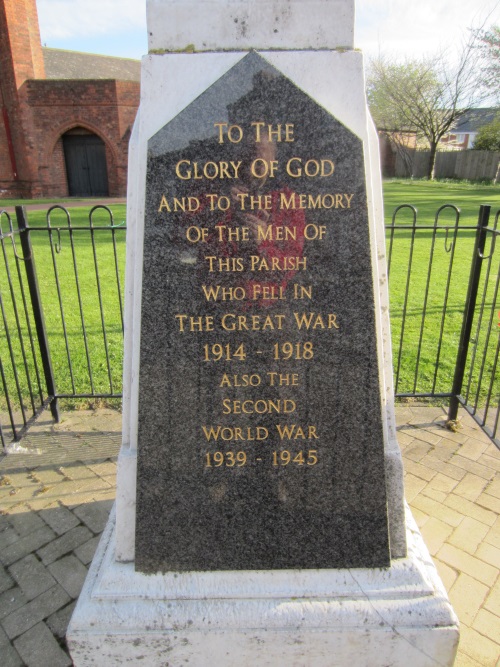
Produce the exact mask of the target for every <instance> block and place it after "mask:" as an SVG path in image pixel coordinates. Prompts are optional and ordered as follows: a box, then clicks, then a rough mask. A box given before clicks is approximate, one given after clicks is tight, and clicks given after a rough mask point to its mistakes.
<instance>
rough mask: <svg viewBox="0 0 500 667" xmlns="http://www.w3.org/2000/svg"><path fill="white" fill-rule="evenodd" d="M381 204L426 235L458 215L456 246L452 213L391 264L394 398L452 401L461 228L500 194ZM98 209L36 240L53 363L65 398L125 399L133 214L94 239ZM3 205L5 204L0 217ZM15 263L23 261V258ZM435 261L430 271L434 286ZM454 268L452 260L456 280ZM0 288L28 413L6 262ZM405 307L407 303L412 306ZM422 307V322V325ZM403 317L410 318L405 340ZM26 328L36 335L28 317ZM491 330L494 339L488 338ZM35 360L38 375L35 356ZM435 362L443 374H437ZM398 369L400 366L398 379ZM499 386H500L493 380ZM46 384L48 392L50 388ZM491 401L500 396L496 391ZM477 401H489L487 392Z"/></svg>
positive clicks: (444, 188)
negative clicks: (124, 303) (413, 212)
mask: <svg viewBox="0 0 500 667" xmlns="http://www.w3.org/2000/svg"><path fill="white" fill-rule="evenodd" d="M384 201H385V218H386V223H388V224H389V223H390V222H391V218H392V212H393V210H394V209H395V207H396V206H398V205H400V204H403V203H408V204H412V205H414V206H415V207H416V208H417V209H418V223H419V224H426V225H432V224H433V223H434V217H435V213H436V211H437V209H438V208H439V207H440V206H443V205H444V204H454V205H456V206H458V207H459V208H460V210H461V214H460V222H459V232H458V233H457V235H456V238H455V237H454V230H453V228H452V227H453V225H454V220H455V218H454V213H453V212H452V211H445V212H444V213H443V215H442V216H441V217H440V218H439V227H440V229H438V230H437V231H436V232H435V233H434V232H433V230H432V229H430V230H420V231H418V232H417V233H416V234H415V235H414V236H413V234H412V230H411V229H408V228H407V229H398V230H395V231H394V234H393V238H392V254H391V274H390V302H391V325H392V339H393V353H394V365H395V369H396V375H397V383H398V384H397V391H398V392H400V393H413V392H420V393H427V392H432V391H436V392H447V391H450V389H451V381H452V376H453V369H454V365H455V359H456V353H457V345H458V339H459V335H460V328H461V323H462V317H463V307H464V300H465V295H466V291H467V284H468V278H469V271H470V264H471V256H472V249H473V243H474V232H473V231H471V230H463V231H460V230H461V228H462V227H464V226H469V225H475V224H476V222H477V215H478V210H479V205H480V204H490V205H492V207H493V208H494V210H498V209H499V208H500V187H499V186H485V185H477V186H475V185H471V184H467V183H464V184H462V183H441V182H437V183H429V182H427V181H387V182H386V183H385V184H384ZM14 203H17V202H14ZM21 203H25V202H21ZM51 203H53V202H50V204H49V203H48V202H47V208H48V207H49V206H50V205H51ZM95 203H96V202H95V201H91V202H89V206H88V207H75V208H72V209H70V214H71V224H72V227H79V226H82V227H86V228H87V231H80V230H74V231H73V232H72V233H70V232H69V231H68V223H67V219H66V216H65V215H64V214H63V213H62V212H60V211H54V212H53V213H52V214H51V219H50V223H51V226H52V227H54V228H59V230H60V231H59V232H57V231H54V232H52V244H51V242H50V238H49V237H48V234H47V232H42V231H40V232H37V231H33V232H32V234H31V238H32V244H33V252H34V255H35V257H36V267H37V272H38V278H39V283H40V293H41V298H42V302H43V307H44V313H45V320H46V325H47V331H48V337H49V345H50V349H51V354H52V363H53V366H54V370H55V376H56V383H57V390H58V392H60V393H69V394H70V393H73V391H74V389H76V391H77V392H78V393H89V394H92V393H111V392H119V391H121V367H122V342H123V341H122V321H121V310H120V300H119V295H118V290H117V278H116V276H117V274H118V276H119V280H120V283H121V290H122V293H123V286H124V283H123V280H124V265H125V234H124V233H123V228H120V225H123V223H124V221H125V213H126V211H125V205H121V204H119V205H116V204H113V205H111V206H110V208H111V210H112V212H113V216H114V224H115V225H117V228H116V230H115V231H114V233H113V232H111V231H110V230H108V229H104V227H106V226H107V225H109V223H110V219H109V216H108V214H107V213H106V212H105V211H97V212H96V213H95V214H94V219H93V223H94V227H95V231H94V232H93V234H90V233H89V231H88V213H89V211H90V209H91V208H92V206H93V205H95ZM2 205H4V201H2V204H1V205H0V208H1V206H2ZM28 221H29V225H30V227H32V228H35V229H36V228H39V227H43V226H45V225H46V219H45V212H44V211H29V212H28ZM410 222H411V216H409V215H408V212H407V211H405V212H401V214H400V216H398V218H397V223H398V224H400V223H401V224H404V223H410ZM491 224H493V220H492V221H491ZM446 226H448V227H450V229H449V230H448V232H446V229H444V228H443V227H446ZM2 229H3V231H4V233H5V231H6V230H7V222H6V219H5V217H4V218H3V219H2ZM113 236H114V239H113ZM92 239H93V243H92ZM387 239H388V245H389V243H390V232H388V233H387ZM18 245H19V242H18ZM490 248H491V240H489V241H488V246H487V253H488V254H489V249H490ZM58 250H59V252H57V251H58ZM2 252H3V254H4V256H5V257H7V259H8V262H9V267H10V272H11V278H12V283H13V287H12V290H13V292H14V293H15V294H16V296H17V300H18V302H20V301H21V300H22V295H21V292H20V287H19V280H18V277H17V270H18V267H19V271H20V273H21V275H22V276H24V267H23V266H22V262H19V265H18V266H16V261H15V256H14V248H13V246H12V242H11V241H10V239H6V240H5V241H4V244H3V248H2ZM18 254H20V249H19V248H18ZM410 254H412V270H411V274H410V275H409V277H408V264H409V259H410ZM431 256H432V270H431V274H430V279H429V280H428V274H429V267H430V264H431V261H430V260H431ZM499 257H500V252H497V253H496V254H495V258H494V262H493V263H492V264H491V266H490V272H489V275H488V273H487V268H488V267H487V264H488V262H485V267H484V269H483V275H482V282H481V285H480V297H481V299H482V298H483V295H484V301H485V304H486V311H485V313H486V315H485V316H484V318H483V322H482V326H481V332H480V333H477V334H476V332H475V330H474V329H473V338H474V341H475V342H474V344H473V348H472V352H471V354H472V353H473V352H474V349H475V359H476V361H482V359H483V357H484V359H485V361H486V365H485V368H486V370H485V373H484V378H483V383H482V384H483V385H486V386H488V382H489V377H490V376H491V373H492V372H493V364H494V356H495V349H496V342H497V338H498V333H497V331H498V327H497V320H498V316H497V310H499V309H500V303H499V299H498V296H495V286H496V281H497V275H498V261H499V260H498V258H499ZM451 260H453V269H452V270H451V269H450V263H451ZM75 265H76V271H77V273H78V277H79V286H80V299H79V296H78V292H77V289H76V280H75ZM117 267H118V268H117ZM55 272H57V276H58V279H59V291H58V289H57V285H56V282H55V279H54V276H55ZM96 273H98V275H99V279H100V285H101V302H99V298H98V293H97V276H96ZM448 282H449V284H448ZM23 284H25V281H23ZM0 287H1V292H2V298H3V317H2V322H1V324H0V327H1V328H2V329H4V328H5V327H4V321H3V318H5V319H6V320H7V323H8V328H9V331H10V334H11V349H9V345H8V341H7V338H6V335H5V331H2V332H0V355H1V358H2V361H3V364H4V368H3V371H4V374H5V377H6V379H7V381H8V386H9V391H10V392H11V396H12V398H14V396H15V393H16V391H15V387H16V377H15V374H14V370H13V365H12V363H11V361H10V357H11V354H12V355H13V356H14V359H15V361H16V366H17V368H18V377H17V382H18V384H19V387H20V391H21V393H22V394H23V396H24V397H25V400H26V404H27V405H29V400H27V397H28V396H29V390H28V383H27V380H26V374H25V373H24V372H23V349H22V346H21V338H20V336H19V335H18V329H20V330H21V331H22V332H23V333H24V336H23V341H24V352H25V354H26V357H27V359H28V361H27V364H28V366H29V367H30V368H32V367H33V361H32V358H33V355H32V352H31V350H30V344H29V336H27V335H26V330H27V326H28V323H27V321H26V317H25V315H24V314H23V312H22V311H21V310H19V313H18V320H19V322H17V321H16V313H15V312H14V309H13V307H12V301H11V296H10V290H9V286H8V280H7V276H6V273H5V268H4V262H3V261H0ZM407 288H408V289H407ZM426 294H427V296H426ZM405 298H407V303H406V306H405ZM101 305H102V309H101ZM424 305H425V309H426V312H425V318H423V317H422V314H423V311H424ZM61 309H62V311H63V313H64V322H65V327H66V335H67V339H65V336H64V331H63V326H62V322H63V319H62V316H61ZM403 311H405V315H406V317H405V322H404V330H403V326H402V321H403V320H402V316H403ZM82 313H83V316H82ZM103 320H104V327H103ZM29 323H30V326H31V327H32V329H33V330H34V322H33V319H32V317H31V316H30V318H29ZM84 329H85V332H86V334H87V346H85V337H84V335H83V331H84ZM488 329H489V330H490V335H489V338H488V337H487V336H486V333H487V332H488ZM485 332H486V333H485ZM441 334H442V336H441ZM440 340H441V344H440ZM439 347H440V349H439ZM106 352H107V354H106ZM35 356H36V358H37V361H38V366H39V368H40V369H41V363H40V360H39V355H38V353H37V352H35ZM437 360H438V361H439V364H438V365H437V366H436V361H437ZM398 361H400V363H399V370H398ZM488 373H489V375H488ZM31 375H32V376H33V375H34V374H33V373H31ZM470 377H471V378H472V380H471V391H472V392H473V393H474V392H476V390H477V387H478V386H479V383H478V371H477V369H476V370H474V369H473V370H472V371H471V373H470ZM485 380H486V382H485ZM494 381H495V383H497V382H498V380H497V379H496V378H495V379H494ZM37 384H38V381H37V380H35V381H34V383H33V387H32V389H36V385H37ZM41 384H42V386H44V384H43V381H41ZM0 386H1V384H0ZM494 391H495V392H496V395H498V386H497V385H496V384H495V388H494ZM35 393H36V392H35ZM479 394H480V398H481V400H483V401H484V397H485V389H484V387H483V389H481V390H480V391H479ZM1 396H2V390H0V400H1ZM4 403H5V401H4Z"/></svg>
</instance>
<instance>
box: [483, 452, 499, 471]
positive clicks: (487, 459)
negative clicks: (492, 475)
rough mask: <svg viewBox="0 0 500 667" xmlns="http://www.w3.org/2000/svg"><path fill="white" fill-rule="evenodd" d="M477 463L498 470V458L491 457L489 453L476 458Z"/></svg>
mask: <svg viewBox="0 0 500 667" xmlns="http://www.w3.org/2000/svg"><path fill="white" fill-rule="evenodd" d="M478 463H480V464H481V465H483V466H486V467H487V468H491V469H492V470H496V471H497V472H500V458H496V457H493V456H491V455H490V454H483V455H482V456H481V458H480V459H479V460H478Z"/></svg>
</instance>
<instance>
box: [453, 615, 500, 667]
mask: <svg viewBox="0 0 500 667" xmlns="http://www.w3.org/2000/svg"><path fill="white" fill-rule="evenodd" d="M460 649H461V650H462V651H463V652H464V653H466V654H467V655H468V656H470V657H471V658H473V659H474V660H477V662H479V664H480V665H483V667H488V666H489V665H491V666H492V667H493V665H496V664H497V660H498V656H499V655H500V653H499V651H500V646H499V645H498V644H497V643H496V642H494V641H492V640H491V639H488V638H487V637H483V635H481V634H480V633H479V632H477V631H476V630H473V629H472V628H469V627H467V626H466V625H463V626H462V627H461V628H460Z"/></svg>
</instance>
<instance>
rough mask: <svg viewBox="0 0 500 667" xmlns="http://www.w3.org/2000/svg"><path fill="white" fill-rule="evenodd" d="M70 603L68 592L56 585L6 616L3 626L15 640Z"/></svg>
mask: <svg viewBox="0 0 500 667" xmlns="http://www.w3.org/2000/svg"><path fill="white" fill-rule="evenodd" d="M69 601H70V597H69V596H68V594H67V593H66V591H65V590H64V589H63V588H61V586H59V584H56V585H55V586H53V587H52V588H50V589H49V590H48V591H45V593H42V594H41V595H39V596H38V597H37V598H35V599H34V600H32V601H31V602H28V603H27V604H25V605H24V606H23V607H21V608H20V609H17V610H16V611H14V612H13V613H12V614H9V616H6V617H5V618H4V619H3V621H2V625H3V628H4V630H5V632H6V633H7V635H8V636H9V637H10V638H11V639H13V638H14V637H18V636H19V635H21V634H23V632H26V630H29V629H30V628H32V627H33V626H34V625H36V624H37V623H39V622H40V621H43V619H44V618H47V617H48V616H50V615H51V614H53V613H54V612H56V611H57V610H58V609H61V607H64V606H65V605H66V604H67V603H68V602H69Z"/></svg>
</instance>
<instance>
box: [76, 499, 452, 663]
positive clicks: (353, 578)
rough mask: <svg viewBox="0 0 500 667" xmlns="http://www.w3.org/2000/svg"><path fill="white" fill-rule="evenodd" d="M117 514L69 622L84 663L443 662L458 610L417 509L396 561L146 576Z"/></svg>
mask: <svg viewBox="0 0 500 667" xmlns="http://www.w3.org/2000/svg"><path fill="white" fill-rule="evenodd" d="M114 523H115V521H114V515H112V517H111V518H110V520H109V522H108V526H107V528H106V530H105V532H104V534H103V537H102V539H101V542H100V544H99V548H98V550H97V552H96V555H95V557H94V561H93V563H92V566H91V568H90V571H89V574H88V577H87V580H86V582H85V586H84V588H83V590H82V593H81V596H80V599H79V600H78V605H77V607H76V609H75V612H74V614H73V618H72V619H71V623H70V626H69V628H68V634H67V639H68V644H69V648H70V651H71V656H72V658H73V660H74V664H75V665H76V667H86V666H91V665H92V667H95V666H96V665H106V667H113V666H115V665H116V666H118V665H120V666H121V665H127V664H129V665H141V666H142V667H150V666H154V667H156V666H158V667H160V666H162V667H164V666H165V667H166V666H167V665H169V666H178V665H181V664H189V665H190V666H191V667H197V666H203V667H229V666H231V667H245V666H248V667H260V666H261V665H270V666H271V665H272V666H273V667H276V666H277V665H278V666H280V665H282V666H283V667H285V666H286V667H299V666H303V667H318V666H320V665H322V666H323V665H333V666H335V667H397V666H399V665H401V666H404V667H409V666H410V665H411V667H430V666H431V665H432V666H433V667H435V666H436V665H439V666H440V667H446V666H451V665H453V661H454V657H455V653H456V649H457V644H458V620H457V618H456V616H455V614H454V612H453V609H452V608H451V605H450V603H449V601H448V598H447V596H446V592H445V590H444V588H443V585H442V583H441V581H440V579H439V577H438V574H437V572H436V569H435V567H434V565H433V563H432V560H431V557H430V556H429V553H428V551H427V549H426V547H425V545H424V543H423V541H422V537H421V536H420V533H419V531H418V528H417V527H416V525H415V523H414V521H413V518H412V517H411V514H410V512H409V511H408V517H407V539H408V554H409V555H408V557H407V558H404V559H398V560H394V561H392V566H391V567H390V568H388V569H374V570H368V569H353V570H347V569H344V570H275V571H228V572H187V573H167V574H162V575H161V574H157V575H144V574H140V573H137V572H135V571H134V565H133V563H118V562H116V561H115V560H114V547H115V529H114Z"/></svg>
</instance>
